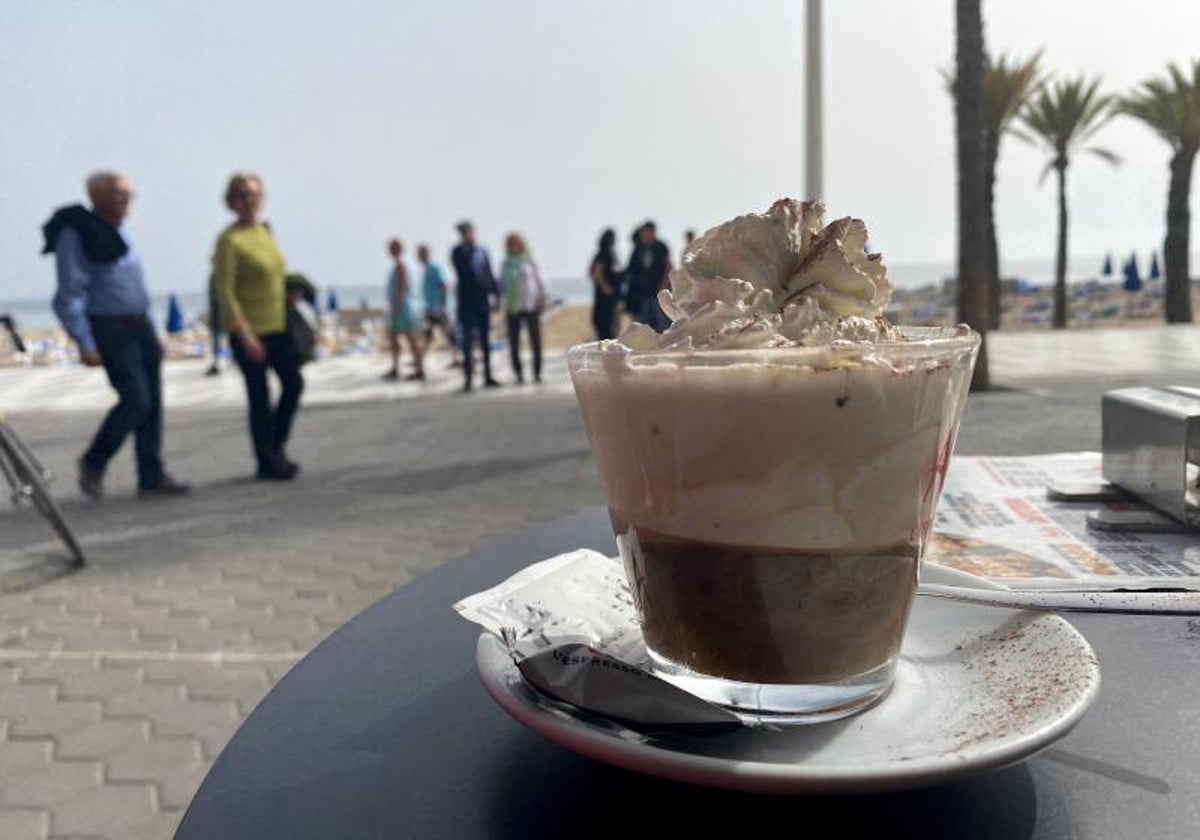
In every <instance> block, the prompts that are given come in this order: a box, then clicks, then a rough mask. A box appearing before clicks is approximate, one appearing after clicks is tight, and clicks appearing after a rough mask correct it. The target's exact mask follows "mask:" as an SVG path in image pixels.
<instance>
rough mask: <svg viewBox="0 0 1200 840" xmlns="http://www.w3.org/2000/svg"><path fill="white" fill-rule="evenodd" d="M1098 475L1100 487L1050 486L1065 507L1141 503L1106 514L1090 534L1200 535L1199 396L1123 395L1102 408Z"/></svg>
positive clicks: (1156, 391)
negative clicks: (1070, 504)
mask: <svg viewBox="0 0 1200 840" xmlns="http://www.w3.org/2000/svg"><path fill="white" fill-rule="evenodd" d="M1100 419H1101V451H1102V458H1101V474H1102V476H1103V478H1104V483H1102V484H1097V485H1087V486H1079V485H1071V486H1051V487H1049V488H1047V493H1048V494H1049V496H1050V497H1051V498H1054V499H1061V500H1063V501H1075V502H1079V501H1103V502H1112V501H1136V502H1139V503H1141V505H1146V506H1148V507H1149V508H1150V509H1147V508H1145V507H1141V506H1131V507H1128V508H1123V507H1121V506H1116V507H1107V506H1106V507H1102V508H1099V509H1097V510H1094V511H1092V512H1091V513H1089V514H1088V527H1089V528H1094V529H1096V530H1103V531H1126V532H1130V531H1141V532H1157V533H1163V532H1192V531H1194V530H1196V529H1200V492H1198V491H1197V486H1196V485H1197V481H1198V480H1200V389H1197V388H1187V387H1183V386H1178V385H1175V386H1170V387H1166V388H1149V387H1144V388H1120V389H1118V390H1115V391H1109V392H1108V393H1106V394H1105V395H1104V397H1103V399H1102V401H1101V418H1100Z"/></svg>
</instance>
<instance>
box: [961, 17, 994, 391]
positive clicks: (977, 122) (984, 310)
mask: <svg viewBox="0 0 1200 840" xmlns="http://www.w3.org/2000/svg"><path fill="white" fill-rule="evenodd" d="M980 3H981V0H956V4H955V30H956V40H957V43H956V46H955V72H954V115H955V134H956V139H957V148H958V318H959V320H960V321H965V322H966V323H968V324H970V325H971V326H972V327H974V328H975V329H976V330H978V331H979V334H980V335H981V336H983V342H982V343H981V344H980V346H979V359H978V360H977V361H976V363H975V376H974V378H973V379H972V380H971V390H975V391H981V390H986V389H987V387H988V381H989V378H988V359H987V328H988V298H987V246H986V245H985V244H984V241H985V238H986V236H987V204H986V203H985V201H984V196H985V193H986V189H987V178H986V175H985V172H984V168H985V163H984V162H985V159H986V155H985V154H984V146H983V56H984V51H983V12H982V10H981V9H980Z"/></svg>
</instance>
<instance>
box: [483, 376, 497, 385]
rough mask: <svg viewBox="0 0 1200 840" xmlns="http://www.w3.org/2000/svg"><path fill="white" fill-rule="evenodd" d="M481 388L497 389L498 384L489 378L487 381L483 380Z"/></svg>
mask: <svg viewBox="0 0 1200 840" xmlns="http://www.w3.org/2000/svg"><path fill="white" fill-rule="evenodd" d="M483 387H484V388H499V387H500V383H499V382H497V381H496V380H495V379H492V378H491V377H490V376H489V377H488V378H487V379H485V380H483Z"/></svg>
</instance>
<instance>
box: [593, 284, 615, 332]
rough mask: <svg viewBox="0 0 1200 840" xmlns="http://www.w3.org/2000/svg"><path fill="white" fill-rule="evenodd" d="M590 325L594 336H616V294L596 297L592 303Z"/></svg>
mask: <svg viewBox="0 0 1200 840" xmlns="http://www.w3.org/2000/svg"><path fill="white" fill-rule="evenodd" d="M592 327H593V329H595V330H596V338H599V339H605V338H616V337H617V296H616V295H611V296H607V297H597V298H596V300H595V302H594V303H593V304H592Z"/></svg>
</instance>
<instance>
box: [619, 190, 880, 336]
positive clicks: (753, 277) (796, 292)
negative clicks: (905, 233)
mask: <svg viewBox="0 0 1200 840" xmlns="http://www.w3.org/2000/svg"><path fill="white" fill-rule="evenodd" d="M824 212H825V208H824V206H823V205H822V204H821V202H819V201H795V200H793V199H789V198H781V199H779V200H778V201H776V202H775V203H774V204H772V205H771V207H770V208H769V209H768V210H767V212H766V213H750V214H747V215H745V216H738V217H737V218H736V219H732V220H731V221H728V222H725V223H723V224H720V225H717V226H716V227H714V228H712V229H711V230H709V231H708V232H706V233H705V234H704V235H703V236H701V237H700V238H698V239H696V240H695V241H694V242H693V243H692V244H691V246H690V247H689V248H688V250H687V253H686V254H685V255H684V258H683V266H682V267H681V268H679V269H677V270H675V271H673V272H671V277H670V281H671V288H670V289H664V290H663V291H661V292H660V293H659V297H658V301H659V305H660V306H661V307H662V309H663V312H665V313H666V314H667V316H668V317H670V318H671V320H672V324H671V326H670V327H669V328H668V329H667V330H666V331H665V332H664V333H662V334H659V333H656V332H655V331H654V330H652V329H651V328H650V327H648V326H646V325H644V324H634V325H633V326H631V327H630V328H629V329H627V330H625V331H624V332H623V333H622V334H621V337H620V338H619V339H617V342H616V343H617V345H618V346H620V347H624V348H627V349H630V350H686V349H690V348H704V349H714V350H716V349H720V350H732V349H753V348H764V347H796V346H816V345H826V344H833V343H835V342H843V341H845V342H853V343H864V342H888V341H899V340H902V339H901V337H900V334H899V332H898V331H897V330H895V329H894V328H893V327H892V326H891V325H890V324H889V323H888V322H887V321H886V320H885V319H884V318H883V310H884V308H885V307H886V306H887V304H888V301H889V299H890V298H891V294H892V286H891V283H890V282H889V281H888V278H887V271H886V269H885V268H884V265H883V260H882V257H881V255H880V254H868V253H867V252H866V244H867V228H866V225H864V224H863V222H862V220H861V219H852V218H850V217H846V218H842V219H838V220H836V221H834V222H830V223H829V224H828V225H825V224H823V216H824Z"/></svg>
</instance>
